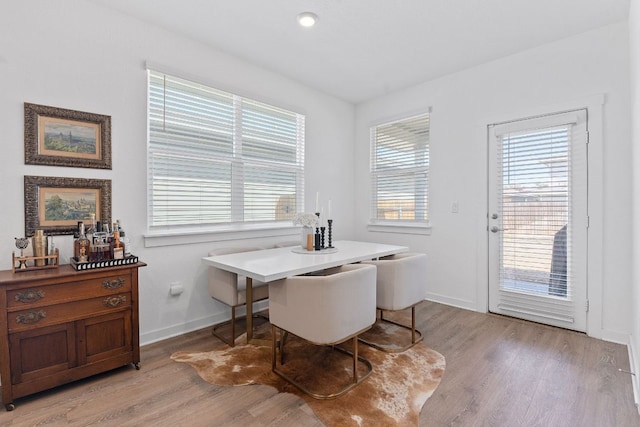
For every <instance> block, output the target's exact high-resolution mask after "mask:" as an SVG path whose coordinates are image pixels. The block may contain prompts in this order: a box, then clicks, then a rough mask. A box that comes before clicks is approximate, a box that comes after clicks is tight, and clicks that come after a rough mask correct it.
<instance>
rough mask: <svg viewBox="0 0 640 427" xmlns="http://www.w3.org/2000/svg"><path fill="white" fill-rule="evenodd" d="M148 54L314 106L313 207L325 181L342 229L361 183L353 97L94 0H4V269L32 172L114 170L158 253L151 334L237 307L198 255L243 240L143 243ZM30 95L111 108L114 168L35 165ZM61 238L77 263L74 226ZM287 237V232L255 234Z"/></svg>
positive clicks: (121, 203)
mask: <svg viewBox="0 0 640 427" xmlns="http://www.w3.org/2000/svg"><path fill="white" fill-rule="evenodd" d="M145 61H150V62H152V63H156V64H161V65H165V66H168V67H170V68H172V69H175V70H178V71H183V72H184V73H185V75H187V76H191V77H197V78H199V79H201V80H202V82H204V83H210V84H212V85H215V86H217V87H219V88H221V89H225V90H231V91H235V92H237V93H239V94H241V95H245V96H248V97H252V98H254V99H258V100H261V101H264V102H269V103H272V104H275V105H278V106H281V107H285V108H291V109H293V110H295V111H298V112H301V113H304V114H306V117H307V122H306V124H307V135H306V143H307V149H306V159H307V169H306V188H307V195H306V202H307V206H310V207H311V208H312V209H313V207H314V205H315V193H316V191H319V192H320V195H321V199H322V200H323V203H324V204H325V205H326V200H327V199H328V198H331V199H333V212H334V217H335V225H336V230H335V234H334V235H335V236H336V238H338V239H345V238H350V237H351V236H350V230H352V229H353V223H354V216H353V212H352V210H351V209H350V208H348V207H349V206H350V204H351V199H352V197H351V196H352V193H353V172H352V165H353V162H354V159H353V151H352V150H351V147H352V145H353V139H354V129H353V123H354V112H355V108H354V106H353V105H351V104H348V103H345V102H343V101H340V100H337V99H335V98H332V97H330V96H327V95H324V94H322V93H319V92H317V91H314V90H311V89H309V88H307V87H304V86H302V85H300V84H298V83H296V82H293V81H291V80H287V79H285V78H283V77H282V76H280V75H277V74H273V73H270V72H268V71H266V70H263V69H261V68H258V67H256V66H253V65H251V64H249V63H246V62H243V61H241V60H238V59H236V58H234V57H232V56H229V55H226V54H223V53H221V52H219V51H216V50H213V49H211V48H208V47H206V46H203V45H201V44H198V43H195V42H193V41H191V40H188V39H185V38H182V37H178V36H175V35H172V34H170V33H167V32H165V31H164V30H161V29H159V28H156V27H152V26H150V25H147V24H144V23H142V22H139V21H136V20H133V19H131V18H128V17H125V16H122V15H119V14H116V13H114V12H111V11H109V10H106V9H103V8H102V7H99V6H96V5H93V4H92V3H88V2H85V1H79V0H57V1H55V2H52V1H48V0H26V1H19V2H17V1H16V2H5V4H3V7H2V13H0V135H2V137H1V139H0V146H1V147H2V167H1V168H0V193H1V195H2V200H3V204H2V208H1V209H0V212H1V214H0V215H1V218H0V242H3V244H1V245H0V268H2V269H9V268H11V252H12V251H13V250H15V247H14V237H20V236H23V235H24V204H23V200H24V193H23V176H24V175H39V176H60V177H76V178H99V179H111V180H112V185H113V201H112V212H113V217H114V219H115V218H119V219H121V220H122V222H123V225H124V227H125V229H126V230H127V235H128V236H130V237H131V238H132V240H133V244H134V253H135V254H136V255H138V256H139V257H140V259H141V260H142V261H144V262H146V263H148V266H147V267H146V268H143V269H141V270H140V327H141V342H142V343H147V342H150V341H153V340H157V339H160V338H165V337H167V336H170V335H174V334H179V333H182V332H184V331H187V330H191V329H194V328H197V327H200V326H204V325H209V324H212V323H213V322H214V321H220V320H222V319H223V318H228V309H226V308H225V307H224V306H222V305H220V304H218V303H215V302H214V301H213V300H211V298H209V296H208V294H207V291H206V276H205V269H204V268H203V266H202V265H201V262H200V258H201V257H203V256H206V254H207V252H208V250H209V249H211V248H213V247H216V246H228V245H242V244H245V242H243V241H231V242H217V243H201V244H194V245H180V246H168V247H167V246H165V247H155V248H145V247H144V240H143V239H142V235H143V234H144V233H145V231H146V142H147V138H146V132H147V130H146V120H147V119H146V71H145V65H144V64H145ZM24 102H31V103H35V104H43V105H51V106H55V107H61V108H68V109H73V110H80V111H88V112H92V113H98V114H106V115H110V116H111V118H112V146H113V149H112V152H113V170H93V169H82V168H60V167H51V166H33V165H25V164H24V148H23V147H24V143H23V141H24V139H23V132H24V128H23V103H24ZM345 147H346V148H345ZM295 237H297V235H296V236H295ZM287 239H291V237H288V238H285V240H287ZM55 240H56V244H57V246H58V247H60V248H61V250H62V256H63V261H64V260H67V261H66V262H68V257H69V255H70V253H71V237H70V236H65V237H56V238H55ZM278 240H282V238H280V239H277V238H265V239H259V240H257V241H256V240H251V242H250V244H251V245H256V244H260V245H268V244H272V243H275V242H276V241H278ZM172 281H178V282H180V283H181V284H182V285H183V286H184V287H185V288H186V291H185V292H184V293H183V294H182V295H181V296H179V297H171V296H169V283H170V282H172Z"/></svg>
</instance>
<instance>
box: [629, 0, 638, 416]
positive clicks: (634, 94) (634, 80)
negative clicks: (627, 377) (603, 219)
mask: <svg viewBox="0 0 640 427" xmlns="http://www.w3.org/2000/svg"><path fill="white" fill-rule="evenodd" d="M629 45H630V46H629V52H630V62H631V130H632V147H633V148H632V151H633V156H632V168H633V183H632V187H631V188H632V192H633V210H632V213H633V215H632V218H633V224H632V230H633V232H632V239H633V251H632V262H631V265H632V266H633V276H632V287H633V291H632V294H631V307H632V313H633V317H632V319H631V322H632V323H631V325H632V327H631V339H630V344H629V354H630V355H631V358H630V359H631V371H632V372H635V373H636V375H635V376H633V377H631V378H632V379H633V387H634V392H635V396H636V404H637V403H638V401H639V400H640V2H639V1H638V0H632V1H631V3H630V8H629Z"/></svg>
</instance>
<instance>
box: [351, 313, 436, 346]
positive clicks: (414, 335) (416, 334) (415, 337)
mask: <svg viewBox="0 0 640 427" xmlns="http://www.w3.org/2000/svg"><path fill="white" fill-rule="evenodd" d="M379 310H380V322H385V323H389V324H392V325H395V326H398V327H400V328H403V329H406V330H410V331H411V342H410V343H409V344H407V345H405V346H403V347H401V348H389V347H384V346H383V345H382V344H379V343H377V342H375V341H373V340H371V339H364V338H360V342H362V343H364V344H366V345H368V346H370V347H373V348H376V349H378V350H381V351H384V352H386V353H402V352H403V351H406V350H409V349H410V348H411V347H413V346H414V345H416V344H418V343H419V342H421V341H422V338H423V337H422V332H420V331H419V330H417V329H416V305H415V304H414V305H412V306H411V326H407V325H403V324H402V323H398V322H395V321H393V320H388V319H385V318H384V312H385V310H382V309H379ZM405 310H406V309H405ZM387 311H388V310H387Z"/></svg>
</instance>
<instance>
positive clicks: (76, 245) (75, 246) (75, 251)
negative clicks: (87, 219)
mask: <svg viewBox="0 0 640 427" xmlns="http://www.w3.org/2000/svg"><path fill="white" fill-rule="evenodd" d="M82 224H83V222H82V221H78V229H77V230H76V231H74V232H73V257H74V258H75V259H76V260H79V259H80V241H79V239H80V226H81V225H82Z"/></svg>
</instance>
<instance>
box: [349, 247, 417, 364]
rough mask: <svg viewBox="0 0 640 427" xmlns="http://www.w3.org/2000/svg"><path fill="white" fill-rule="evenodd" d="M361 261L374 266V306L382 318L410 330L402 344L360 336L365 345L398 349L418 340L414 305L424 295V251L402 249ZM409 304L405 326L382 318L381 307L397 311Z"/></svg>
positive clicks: (386, 349) (402, 348)
mask: <svg viewBox="0 0 640 427" xmlns="http://www.w3.org/2000/svg"><path fill="white" fill-rule="evenodd" d="M363 264H371V265H375V266H376V268H377V269H378V274H377V290H376V307H377V309H378V310H379V311H380V320H381V321H382V322H388V323H392V324H394V325H396V326H399V327H402V328H406V329H410V330H411V342H409V343H408V344H406V345H401V346H400V347H398V346H382V345H380V344H379V343H376V342H375V341H374V340H372V339H370V338H369V337H370V336H371V335H372V334H368V336H367V337H366V338H361V339H360V340H361V341H362V342H364V343H366V344H368V345H371V346H373V347H375V348H378V349H380V350H383V351H387V352H401V351H405V350H407V349H409V348H411V347H413V346H414V345H415V344H417V343H418V342H420V341H422V333H421V332H420V331H418V330H416V305H418V304H419V303H420V302H422V301H424V300H425V298H426V297H427V287H426V283H427V255H426V254H421V253H403V254H396V255H391V256H388V257H384V258H380V259H379V260H375V261H364V262H363ZM408 308H411V326H410V327H409V326H406V325H403V324H400V323H397V322H394V321H391V320H387V319H385V318H384V312H385V311H399V310H406V309H408Z"/></svg>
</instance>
